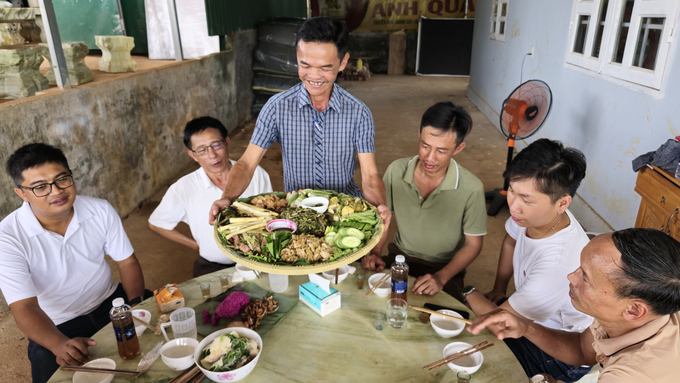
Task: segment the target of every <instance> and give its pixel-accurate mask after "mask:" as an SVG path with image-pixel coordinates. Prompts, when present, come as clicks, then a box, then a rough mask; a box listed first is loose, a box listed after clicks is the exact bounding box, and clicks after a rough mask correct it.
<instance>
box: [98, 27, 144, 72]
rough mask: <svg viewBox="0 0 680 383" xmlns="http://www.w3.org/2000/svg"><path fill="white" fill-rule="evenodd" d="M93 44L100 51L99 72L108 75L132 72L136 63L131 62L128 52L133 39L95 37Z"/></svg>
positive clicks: (127, 37)
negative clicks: (107, 73)
mask: <svg viewBox="0 0 680 383" xmlns="http://www.w3.org/2000/svg"><path fill="white" fill-rule="evenodd" d="M94 43H95V44H97V46H98V47H99V49H101V50H102V58H101V59H99V70H101V71H103V72H109V73H122V72H134V71H136V70H137V63H135V62H134V61H132V57H131V56H130V51H131V50H132V48H134V47H135V39H134V38H133V37H129V36H95V37H94Z"/></svg>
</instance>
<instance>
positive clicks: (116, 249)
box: [0, 195, 134, 325]
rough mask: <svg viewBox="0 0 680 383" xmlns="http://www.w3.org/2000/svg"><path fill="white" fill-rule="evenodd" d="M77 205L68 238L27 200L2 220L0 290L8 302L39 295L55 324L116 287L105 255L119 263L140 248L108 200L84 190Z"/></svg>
mask: <svg viewBox="0 0 680 383" xmlns="http://www.w3.org/2000/svg"><path fill="white" fill-rule="evenodd" d="M73 209H74V213H73V218H71V222H70V223H69V225H68V228H67V229H66V233H65V234H64V236H63V237H62V236H61V235H59V234H57V233H54V232H51V231H47V230H45V229H44V228H43V227H42V225H40V222H39V221H38V219H37V218H36V217H35V215H34V214H33V210H31V205H30V204H28V203H26V202H24V204H23V205H22V206H21V207H20V208H19V209H17V210H15V211H13V212H12V213H11V214H9V215H8V216H7V217H6V218H5V219H4V220H2V222H0V290H2V293H3V294H4V296H5V299H6V300H7V303H8V304H12V303H14V302H16V301H20V300H22V299H28V298H32V297H37V298H38V304H39V305H40V308H41V309H42V310H43V311H44V312H45V313H46V314H47V316H49V317H50V319H52V321H53V322H54V324H55V325H59V324H61V323H64V322H66V321H68V320H70V319H73V318H75V317H77V316H80V315H83V314H87V313H90V312H91V311H92V310H94V309H95V308H97V307H99V305H100V304H102V302H103V300H104V299H105V298H106V297H108V296H109V295H111V294H112V293H113V291H114V290H115V289H116V287H117V286H118V283H117V282H115V281H114V280H113V279H112V278H111V268H109V265H108V263H107V262H106V259H105V258H104V254H108V255H109V256H110V257H111V258H112V259H113V260H114V261H117V262H118V261H122V260H125V259H126V258H128V257H129V256H130V255H132V253H133V252H134V250H133V248H132V244H130V240H129V239H128V237H127V235H126V234H125V231H124V229H123V224H122V222H121V220H120V217H119V216H118V213H116V211H115V210H114V209H113V206H111V204H109V203H108V202H107V201H105V200H101V199H98V198H92V197H85V196H80V195H79V196H76V200H75V202H74V203H73Z"/></svg>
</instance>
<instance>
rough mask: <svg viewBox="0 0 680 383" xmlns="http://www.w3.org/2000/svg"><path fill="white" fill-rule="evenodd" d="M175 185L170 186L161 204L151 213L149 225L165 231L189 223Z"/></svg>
mask: <svg viewBox="0 0 680 383" xmlns="http://www.w3.org/2000/svg"><path fill="white" fill-rule="evenodd" d="M176 185H177V183H174V184H172V185H171V186H170V188H169V189H168V191H167V192H166V193H165V195H164V196H163V199H162V200H161V203H160V204H159V205H158V206H157V207H156V210H154V211H153V213H151V216H150V217H149V223H150V224H152V225H154V226H156V227H160V228H161V229H165V230H172V229H174V228H175V227H177V224H178V223H180V222H185V223H188V222H189V218H188V217H187V214H186V209H185V208H184V203H183V202H182V198H181V197H180V196H179V194H178V192H177V187H176Z"/></svg>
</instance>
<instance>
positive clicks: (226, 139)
mask: <svg viewBox="0 0 680 383" xmlns="http://www.w3.org/2000/svg"><path fill="white" fill-rule="evenodd" d="M224 142H226V147H227V150H229V144H230V143H231V140H229V137H227V138H225V139H224Z"/></svg>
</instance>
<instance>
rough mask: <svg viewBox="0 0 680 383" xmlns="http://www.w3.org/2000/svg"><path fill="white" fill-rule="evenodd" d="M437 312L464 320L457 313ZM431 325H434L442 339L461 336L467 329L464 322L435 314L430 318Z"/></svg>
mask: <svg viewBox="0 0 680 383" xmlns="http://www.w3.org/2000/svg"><path fill="white" fill-rule="evenodd" d="M437 312H438V313H442V314H446V315H451V316H454V317H456V318H460V319H463V317H462V316H461V315H460V314H458V313H457V312H455V311H451V310H437ZM430 324H431V325H432V328H433V329H434V331H435V332H436V333H437V334H439V336H441V337H442V338H451V337H454V336H456V335H458V334H460V333H461V332H462V331H463V329H464V328H465V323H463V322H458V321H456V320H453V319H449V318H444V317H441V316H439V315H434V314H433V315H431V316H430Z"/></svg>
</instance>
